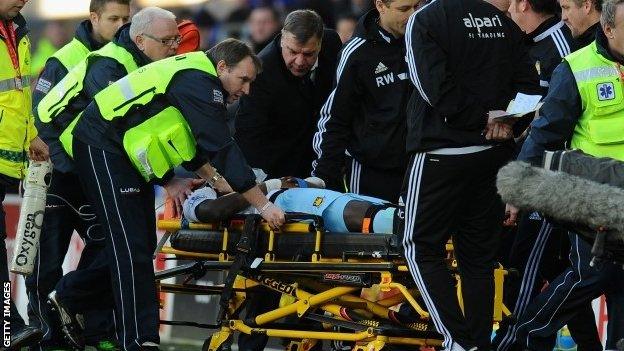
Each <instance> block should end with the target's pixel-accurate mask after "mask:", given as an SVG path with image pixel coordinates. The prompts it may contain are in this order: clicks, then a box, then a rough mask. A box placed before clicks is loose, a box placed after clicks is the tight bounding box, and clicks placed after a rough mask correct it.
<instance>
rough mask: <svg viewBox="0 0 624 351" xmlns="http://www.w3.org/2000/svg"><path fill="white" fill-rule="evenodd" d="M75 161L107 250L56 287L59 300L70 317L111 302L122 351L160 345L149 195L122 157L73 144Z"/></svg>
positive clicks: (151, 198)
mask: <svg viewBox="0 0 624 351" xmlns="http://www.w3.org/2000/svg"><path fill="white" fill-rule="evenodd" d="M74 158H75V161H76V170H77V172H78V174H80V181H81V183H82V185H83V190H84V192H85V194H86V195H87V200H88V201H89V203H91V204H92V205H93V206H94V208H95V212H96V215H97V221H98V223H99V224H100V225H101V228H102V231H103V233H104V236H105V238H106V246H105V250H104V252H103V253H101V254H99V255H98V256H97V257H96V258H95V259H94V261H93V262H92V263H91V265H89V267H87V268H85V269H82V270H78V271H74V272H72V274H68V275H66V276H65V277H63V279H61V281H59V284H57V293H58V297H59V298H60V299H61V301H62V302H63V303H65V304H66V305H67V306H68V308H69V309H70V310H71V311H72V312H80V309H89V308H90V307H91V308H96V307H97V308H99V307H101V303H102V302H106V301H114V307H115V324H116V326H117V338H118V340H119V342H120V344H121V346H122V349H124V350H140V349H141V346H140V345H141V344H143V343H145V342H153V343H159V342H160V339H159V335H158V324H159V311H158V297H157V294H156V283H155V280H154V266H153V260H152V254H153V252H154V250H155V248H156V223H155V221H156V220H155V213H154V189H153V187H152V186H151V185H149V184H148V183H146V182H145V181H144V180H143V178H142V177H141V176H140V175H139V173H138V172H137V171H136V170H135V169H134V168H133V167H132V164H131V163H130V161H129V160H128V159H127V157H126V156H125V155H119V154H116V153H111V152H107V151H104V150H101V149H98V148H96V147H93V146H89V145H86V144H84V143H82V142H80V141H79V140H74ZM73 287H74V288H75V289H74V288H73ZM111 296H112V299H111V298H110V297H111Z"/></svg>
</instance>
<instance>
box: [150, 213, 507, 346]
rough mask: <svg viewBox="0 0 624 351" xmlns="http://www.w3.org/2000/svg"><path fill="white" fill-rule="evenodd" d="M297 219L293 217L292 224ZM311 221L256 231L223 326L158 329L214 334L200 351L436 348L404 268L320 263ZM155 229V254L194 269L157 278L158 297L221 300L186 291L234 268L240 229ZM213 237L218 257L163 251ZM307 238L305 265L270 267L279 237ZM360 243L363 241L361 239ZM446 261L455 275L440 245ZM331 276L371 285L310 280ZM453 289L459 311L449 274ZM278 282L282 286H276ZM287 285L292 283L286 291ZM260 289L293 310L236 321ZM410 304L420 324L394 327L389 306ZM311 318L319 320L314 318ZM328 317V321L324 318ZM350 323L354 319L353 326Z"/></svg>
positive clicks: (376, 261)
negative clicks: (183, 233)
mask: <svg viewBox="0 0 624 351" xmlns="http://www.w3.org/2000/svg"><path fill="white" fill-rule="evenodd" d="M299 217H301V215H298V216H297V218H299ZM305 218H306V219H308V220H309V219H312V225H311V224H310V223H307V222H306V223H303V222H296V223H287V224H285V225H284V226H283V227H282V228H281V229H280V230H279V231H275V230H272V229H271V228H270V227H269V226H268V225H267V224H266V223H261V224H260V231H261V233H264V234H265V235H268V249H267V252H266V253H265V255H264V260H263V261H262V262H257V263H254V267H253V270H252V271H239V272H237V274H236V278H235V280H234V284H233V286H232V287H231V290H232V291H233V294H232V296H231V298H230V299H229V301H228V306H227V309H226V310H225V311H224V313H223V316H224V318H223V320H221V321H220V323H219V321H218V323H217V324H216V325H198V324H196V323H192V322H186V323H185V322H169V321H162V322H163V323H164V324H177V325H190V326H200V327H206V328H214V329H217V331H216V332H215V333H214V334H212V336H211V337H210V338H208V339H207V340H206V342H205V343H204V347H203V350H206V351H219V350H222V349H223V345H224V344H226V343H227V342H230V341H231V340H232V337H233V334H234V333H235V332H240V333H244V334H250V335H251V334H264V335H266V336H268V337H278V338H287V339H291V341H290V344H289V345H288V346H287V348H286V349H287V350H291V351H295V350H297V351H307V350H309V349H311V347H313V346H314V345H315V344H316V343H317V342H318V341H319V340H335V341H351V342H355V343H356V345H355V346H354V349H353V350H367V351H379V350H381V349H383V347H384V346H386V345H405V346H408V345H409V346H432V347H440V346H441V345H442V339H441V336H440V335H439V334H437V333H435V332H432V330H431V324H430V323H429V324H428V322H429V313H428V312H427V311H426V310H425V309H424V308H423V307H422V306H421V305H420V304H419V303H418V301H417V300H416V298H417V297H418V291H417V290H416V289H410V288H408V287H407V286H406V283H411V284H412V285H413V282H412V280H411V279H412V278H411V275H410V274H409V270H408V267H407V266H406V264H405V262H404V261H402V260H401V259H400V258H398V257H396V258H390V259H388V260H383V259H382V258H365V257H347V258H345V257H343V258H342V259H337V258H324V257H322V256H321V245H322V242H323V233H324V231H323V226H322V219H321V218H320V217H316V216H309V215H305ZM158 227H159V228H160V229H162V230H165V236H164V237H163V239H162V240H161V241H160V243H159V244H158V248H157V251H158V252H161V253H163V254H166V255H173V256H174V257H175V259H184V260H189V259H190V260H195V261H196V262H195V263H191V264H187V265H182V266H178V267H174V268H172V269H169V270H165V271H161V272H157V273H156V279H157V282H158V289H159V291H160V292H165V293H184V294H212V295H221V294H223V293H224V287H223V286H200V285H193V284H190V281H191V280H193V279H195V280H198V279H199V278H201V277H202V276H203V275H204V274H205V273H206V272H207V271H228V272H229V270H230V269H231V268H232V266H233V264H234V259H235V258H234V257H232V255H230V254H228V236H229V235H230V232H231V231H232V230H242V229H243V225H242V223H241V222H240V221H236V220H235V221H231V222H226V223H220V224H214V223H213V224H211V223H183V222H181V221H180V220H175V219H174V220H159V221H158ZM182 228H184V229H197V230H210V231H215V230H220V231H221V232H222V233H223V237H222V245H221V251H220V252H219V253H201V252H191V251H183V250H177V249H175V248H173V247H171V246H170V245H166V243H167V240H168V238H169V236H170V235H171V233H173V232H175V231H177V230H180V229H182ZM302 231H312V232H314V234H315V243H314V246H315V247H314V253H313V254H312V255H311V257H310V259H309V261H308V262H284V261H279V260H276V259H275V253H274V252H273V248H274V247H275V245H274V243H275V240H276V238H277V236H278V235H288V233H291V232H302ZM362 235H366V234H362ZM446 249H447V252H448V253H449V254H450V255H449V258H450V261H449V263H450V266H451V268H456V266H457V263H456V261H455V260H454V259H452V251H453V245H452V243H451V242H449V243H448V244H447V248H446ZM322 272H331V273H335V274H337V275H339V276H340V274H344V275H345V277H348V278H351V279H353V277H357V276H358V274H360V275H362V274H363V275H366V276H367V277H369V279H370V281H368V282H367V283H366V284H360V285H358V284H345V283H342V284H338V285H336V286H333V287H332V286H330V285H328V284H323V283H320V282H318V279H314V278H313V276H311V275H313V274H320V273H322ZM507 274H508V271H507V270H505V269H503V267H502V266H500V265H499V266H498V267H496V268H495V270H494V283H495V300H494V316H493V321H494V322H500V321H501V320H502V319H503V318H505V317H507V316H509V315H510V314H511V313H510V311H509V309H508V308H507V307H506V306H505V305H504V304H503V301H502V298H503V283H504V279H505V277H506V276H507ZM179 275H187V276H188V277H187V279H186V281H185V282H184V283H183V284H168V283H162V282H161V281H162V280H164V279H166V278H170V277H174V276H179ZM455 276H456V278H457V280H458V285H457V291H458V299H459V301H460V305H462V309H463V300H462V297H461V279H460V278H459V275H458V274H455ZM280 277H282V278H280ZM289 279H293V280H294V281H295V282H294V283H290V282H289ZM364 285H367V286H370V285H377V286H378V287H379V290H380V291H383V292H388V291H390V290H392V289H395V290H396V291H398V294H396V295H394V296H392V297H390V298H386V299H382V300H379V301H370V300H367V299H364V298H362V297H360V296H359V295H358V293H359V292H360V291H361V289H362V287H364ZM260 287H263V288H265V289H269V290H272V291H276V292H278V293H281V294H282V298H283V299H284V296H288V298H289V299H290V300H292V302H291V303H290V304H287V305H284V306H280V307H278V308H276V309H274V310H272V311H269V312H266V313H263V314H260V315H258V316H256V317H255V318H253V319H245V320H243V319H241V318H239V313H240V311H241V309H242V306H243V305H244V302H245V301H246V299H247V294H248V293H253V291H254V289H256V290H257V289H258V288H260ZM402 302H405V303H409V305H411V307H412V308H413V309H414V310H415V311H416V313H417V314H418V316H419V319H420V322H414V323H400V322H399V321H398V320H396V318H393V316H394V315H393V313H392V311H391V310H390V307H391V306H394V305H397V304H399V303H402ZM316 310H318V311H321V312H323V313H324V314H318V313H315V312H316ZM325 314H330V315H331V316H332V317H326V316H325ZM286 316H296V317H298V318H300V319H301V318H305V319H308V320H312V321H316V322H318V323H321V325H322V326H323V330H305V329H304V330H299V329H295V328H292V325H287V326H285V325H280V324H278V323H276V321H278V320H279V319H281V318H283V317H286ZM354 317H355V318H354ZM336 326H337V327H340V328H341V329H342V330H345V329H346V330H352V331H350V332H345V331H328V329H330V328H331V327H336Z"/></svg>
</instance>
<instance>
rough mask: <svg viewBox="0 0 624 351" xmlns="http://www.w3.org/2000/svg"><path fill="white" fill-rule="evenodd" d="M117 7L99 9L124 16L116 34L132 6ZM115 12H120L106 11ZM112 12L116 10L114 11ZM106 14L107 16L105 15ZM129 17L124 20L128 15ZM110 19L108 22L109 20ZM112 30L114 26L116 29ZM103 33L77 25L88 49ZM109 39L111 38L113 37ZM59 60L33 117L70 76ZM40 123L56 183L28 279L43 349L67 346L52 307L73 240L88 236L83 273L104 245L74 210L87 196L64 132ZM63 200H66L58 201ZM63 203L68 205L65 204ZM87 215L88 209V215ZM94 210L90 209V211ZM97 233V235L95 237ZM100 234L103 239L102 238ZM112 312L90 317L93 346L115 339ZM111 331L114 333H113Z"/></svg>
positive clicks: (40, 87) (46, 72) (40, 88)
mask: <svg viewBox="0 0 624 351" xmlns="http://www.w3.org/2000/svg"><path fill="white" fill-rule="evenodd" d="M111 3H113V6H111V7H106V6H105V7H104V8H102V9H96V13H97V14H98V16H100V18H101V21H102V22H104V21H108V17H109V16H116V15H121V16H119V17H118V20H117V21H111V22H106V24H104V25H103V26H106V25H108V26H109V27H108V28H107V27H103V29H102V31H103V32H104V31H111V32H110V33H111V34H110V35H112V34H114V33H115V30H114V29H115V28H118V27H119V26H121V25H122V24H123V23H126V22H127V21H128V12H129V8H128V6H127V4H126V5H125V12H124V5H123V4H120V3H114V2H113V1H111ZM111 8H112V9H114V10H117V11H119V13H118V12H105V10H109V9H111ZM114 10H113V11H114ZM100 11H104V12H100ZM124 14H125V17H124V16H123V15H124ZM105 16H106V18H105ZM110 26H113V27H112V28H111V27H110ZM103 34H104V33H94V28H93V25H92V23H91V21H90V20H85V21H83V22H81V23H80V24H79V25H78V28H77V29H76V35H75V39H77V40H78V41H80V42H81V43H82V44H83V45H84V46H85V47H86V48H87V49H88V50H89V51H95V50H98V49H100V48H101V47H102V46H103V45H104V44H106V42H99V41H97V39H96V38H101V39H103V40H108V39H106V38H104V36H103ZM109 39H110V38H109ZM68 68H69V69H71V68H72V67H65V66H64V65H63V64H62V63H61V61H60V60H59V59H57V58H56V57H54V56H53V57H51V58H50V59H48V61H47V62H46V64H45V67H44V68H43V71H42V72H41V74H40V75H39V80H38V84H37V86H36V88H35V90H34V91H33V107H34V108H33V113H34V114H35V116H37V105H39V102H40V101H41V99H43V97H44V96H45V95H46V94H47V93H48V91H49V90H50V88H51V87H54V86H55V85H56V84H57V83H58V82H60V81H61V80H62V79H63V78H64V77H65V76H66V75H67V73H68ZM35 125H36V126H37V130H38V131H39V136H40V137H41V139H42V140H44V141H45V142H46V144H47V145H48V147H49V148H50V159H51V161H52V163H53V165H54V171H53V174H52V183H51V184H50V188H49V189H48V194H50V195H55V196H49V198H48V200H47V203H46V213H45V216H44V222H43V228H42V231H43V234H44V235H42V236H41V240H40V242H39V251H38V257H37V261H36V262H35V268H34V270H33V274H32V275H30V276H28V277H27V278H26V288H27V291H28V300H29V303H28V315H29V317H30V321H31V324H33V323H34V324H35V325H39V326H40V328H41V330H42V331H43V332H44V339H43V340H42V342H41V343H40V344H39V348H44V347H50V346H61V345H63V344H64V342H63V336H62V333H61V327H60V326H58V325H57V323H58V322H56V319H55V318H54V317H53V314H52V311H51V310H50V305H49V304H48V303H47V298H48V294H49V293H50V292H51V291H52V290H54V286H55V285H56V283H57V282H58V281H59V279H61V277H62V276H63V269H62V267H61V266H62V264H63V260H64V259H65V254H66V253H67V250H68V248H69V242H70V239H71V236H72V234H73V232H74V229H76V231H77V232H78V234H79V235H80V236H81V237H82V238H83V240H84V241H85V243H86V245H85V248H84V250H83V251H82V254H81V256H80V258H81V260H80V262H79V264H78V269H82V268H85V267H87V266H88V265H89V264H90V263H91V261H92V260H93V259H94V258H95V253H96V252H98V251H99V250H101V248H102V247H103V246H104V243H103V241H102V240H101V238H98V235H99V233H98V231H95V230H91V229H89V228H90V227H91V226H92V225H94V224H95V221H94V220H93V219H90V220H88V221H87V220H85V219H84V216H81V215H79V214H77V213H75V212H74V210H73V209H71V208H70V205H71V206H73V207H74V208H75V209H81V210H84V209H85V208H86V207H83V206H84V205H85V204H86V198H85V196H84V195H83V193H82V192H81V191H77V189H76V184H79V180H78V175H77V174H75V173H74V164H73V161H71V160H70V158H69V156H68V155H67V154H66V153H65V151H64V150H63V148H62V146H61V144H60V141H59V136H60V134H61V130H59V129H58V128H56V126H54V125H53V124H49V123H41V121H40V120H39V118H35ZM56 196H60V197H62V198H63V199H60V198H57V197H56ZM64 201H68V202H69V204H68V203H65V202H64ZM84 212H85V211H83V213H84ZM86 212H89V211H86ZM96 233H97V234H96ZM99 236H101V235H99ZM112 317H113V315H112V310H108V311H106V310H102V311H96V312H93V313H87V314H85V323H86V325H85V331H86V332H85V337H86V339H87V343H88V344H92V343H97V342H98V341H100V340H104V339H107V338H108V339H114V336H113V334H112V333H111V332H113V329H114V327H112V326H113V321H112ZM109 333H111V334H109Z"/></svg>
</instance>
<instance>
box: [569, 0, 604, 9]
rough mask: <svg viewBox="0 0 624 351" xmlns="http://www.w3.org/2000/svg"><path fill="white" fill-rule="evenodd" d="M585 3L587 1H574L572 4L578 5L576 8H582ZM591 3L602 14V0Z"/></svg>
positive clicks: (592, 0) (593, 0)
mask: <svg viewBox="0 0 624 351" xmlns="http://www.w3.org/2000/svg"><path fill="white" fill-rule="evenodd" d="M583 1H585V0H572V2H574V3H575V4H576V7H581V5H582V4H583ZM590 1H591V2H593V3H594V8H595V9H596V11H598V12H602V0H590Z"/></svg>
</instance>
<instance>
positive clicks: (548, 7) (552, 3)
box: [515, 0, 560, 15]
mask: <svg viewBox="0 0 624 351" xmlns="http://www.w3.org/2000/svg"><path fill="white" fill-rule="evenodd" d="M515 1H518V0H515ZM527 1H528V2H529V4H531V8H532V9H533V11H535V12H537V13H541V14H546V15H554V14H558V13H559V10H560V7H559V2H558V1H557V0H527Z"/></svg>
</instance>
